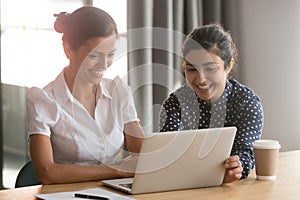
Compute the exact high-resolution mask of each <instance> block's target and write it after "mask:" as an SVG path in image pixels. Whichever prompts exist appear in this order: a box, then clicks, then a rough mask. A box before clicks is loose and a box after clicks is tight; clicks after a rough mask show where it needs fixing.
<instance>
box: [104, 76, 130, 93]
mask: <svg viewBox="0 0 300 200" xmlns="http://www.w3.org/2000/svg"><path fill="white" fill-rule="evenodd" d="M101 85H102V89H103V90H105V91H103V92H105V93H107V94H108V95H109V96H111V97H112V98H114V97H116V96H119V97H122V98H123V97H126V96H128V95H129V94H131V88H130V87H129V85H128V84H127V83H125V81H124V80H122V79H121V78H120V77H119V76H117V77H115V78H114V79H107V78H103V79H102V81H101Z"/></svg>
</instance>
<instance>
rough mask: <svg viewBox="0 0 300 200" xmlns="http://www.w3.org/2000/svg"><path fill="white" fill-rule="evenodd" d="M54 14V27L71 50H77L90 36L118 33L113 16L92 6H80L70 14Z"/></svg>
mask: <svg viewBox="0 0 300 200" xmlns="http://www.w3.org/2000/svg"><path fill="white" fill-rule="evenodd" d="M54 16H55V17H57V18H56V21H55V23H54V29H55V30H56V31H57V32H58V33H63V37H62V39H63V41H64V42H67V43H68V44H69V45H70V47H71V49H73V50H77V49H78V48H79V47H80V46H81V45H82V44H83V43H84V42H85V41H86V40H88V39H90V38H92V37H106V36H110V35H113V34H118V31H117V25H116V23H115V21H114V20H113V18H112V17H111V16H110V15H109V14H108V13H106V12H105V11H103V10H101V9H99V8H95V7H92V6H84V7H81V8H79V9H77V10H75V11H74V12H73V13H71V14H69V13H66V12H61V13H60V14H55V15H54Z"/></svg>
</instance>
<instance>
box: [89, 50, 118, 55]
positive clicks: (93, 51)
mask: <svg viewBox="0 0 300 200" xmlns="http://www.w3.org/2000/svg"><path fill="white" fill-rule="evenodd" d="M116 51H117V49H114V50H112V51H109V52H108V53H114V52H116ZM87 52H88V53H98V54H102V53H104V52H100V51H95V50H91V51H87Z"/></svg>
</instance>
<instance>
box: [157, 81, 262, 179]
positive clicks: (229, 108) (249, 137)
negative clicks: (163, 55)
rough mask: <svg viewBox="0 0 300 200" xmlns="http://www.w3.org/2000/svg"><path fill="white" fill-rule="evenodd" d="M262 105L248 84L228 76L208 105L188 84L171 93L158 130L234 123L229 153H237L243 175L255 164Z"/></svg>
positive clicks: (260, 129)
mask: <svg viewBox="0 0 300 200" xmlns="http://www.w3.org/2000/svg"><path fill="white" fill-rule="evenodd" d="M263 122H264V116H263V108H262V105H261V102H260V99H259V97H258V96H257V95H256V94H255V93H254V92H253V91H252V90H251V89H250V88H248V87H246V86H244V85H242V84H241V83H239V82H238V81H236V80H234V79H231V80H228V81H227V84H226V88H225V91H224V93H223V95H222V96H221V97H220V98H219V99H218V100H217V101H216V102H214V103H212V104H210V103H207V102H206V101H203V100H201V99H199V98H198V97H197V95H196V94H195V93H194V91H193V90H192V89H190V87H188V85H186V84H185V85H183V86H182V87H181V88H179V89H178V90H176V91H175V92H174V93H172V94H170V96H169V98H168V99H166V100H165V102H164V103H163V106H162V110H161V112H160V121H159V125H160V127H159V129H160V130H161V131H177V130H189V129H202V128H213V127H226V126H236V127H237V133H236V137H235V140H234V144H233V147H232V151H231V155H238V156H239V157H240V161H241V163H242V166H243V173H242V178H246V177H247V176H248V174H249V173H250V171H251V169H253V167H254V153H253V147H252V145H253V142H254V141H255V140H258V139H260V137H261V133H262V129H263Z"/></svg>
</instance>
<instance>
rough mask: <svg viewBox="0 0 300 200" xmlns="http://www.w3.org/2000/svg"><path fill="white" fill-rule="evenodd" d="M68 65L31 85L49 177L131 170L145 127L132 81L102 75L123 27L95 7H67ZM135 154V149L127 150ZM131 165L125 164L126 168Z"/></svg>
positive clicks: (42, 163)
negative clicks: (45, 81) (44, 82)
mask: <svg viewBox="0 0 300 200" xmlns="http://www.w3.org/2000/svg"><path fill="white" fill-rule="evenodd" d="M55 16H56V17H57V19H56V22H55V24H54V28H55V30H56V31H57V32H59V33H62V34H63V36H62V41H63V48H64V52H65V54H66V57H67V58H68V59H69V65H68V66H67V67H65V68H64V69H63V70H62V72H61V73H60V74H59V75H58V76H57V78H56V79H55V80H54V81H52V82H51V83H49V84H48V85H47V86H45V87H44V88H43V89H40V88H37V87H33V88H30V89H29V90H28V92H27V98H26V104H27V128H28V134H29V146H30V155H31V159H32V162H33V165H34V168H35V170H36V173H37V175H38V178H39V180H40V181H41V183H42V184H53V183H69V182H81V181H91V180H101V179H108V178H117V177H130V176H132V175H133V173H134V169H131V168H130V167H131V165H132V164H133V165H132V166H133V167H134V163H135V162H134V161H135V159H128V158H127V159H125V160H120V159H118V158H119V157H120V156H118V155H121V154H123V153H125V150H124V151H123V148H124V149H126V151H129V154H131V155H134V154H135V153H136V154H138V153H139V151H140V147H141V142H142V138H143V136H144V133H143V131H142V129H141V127H140V125H139V120H138V117H137V113H136V110H135V107H134V102H133V98H132V95H131V91H130V88H129V86H128V85H126V84H125V83H124V82H123V81H122V80H121V79H120V78H119V77H116V78H115V79H113V80H110V79H105V78H103V73H104V72H105V70H106V69H107V68H108V67H109V66H110V65H111V64H112V59H113V56H114V52H115V42H116V40H117V38H118V37H117V35H118V31H117V26H116V23H115V21H114V20H113V19H112V17H111V16H110V15H109V14H107V13H106V12H105V11H103V10H101V9H98V8H95V7H89V6H86V7H82V8H79V9H77V10H76V11H74V12H73V13H71V14H69V13H65V12H63V13H60V14H57V15H55ZM127 153H128V152H127ZM123 167H124V168H123Z"/></svg>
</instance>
